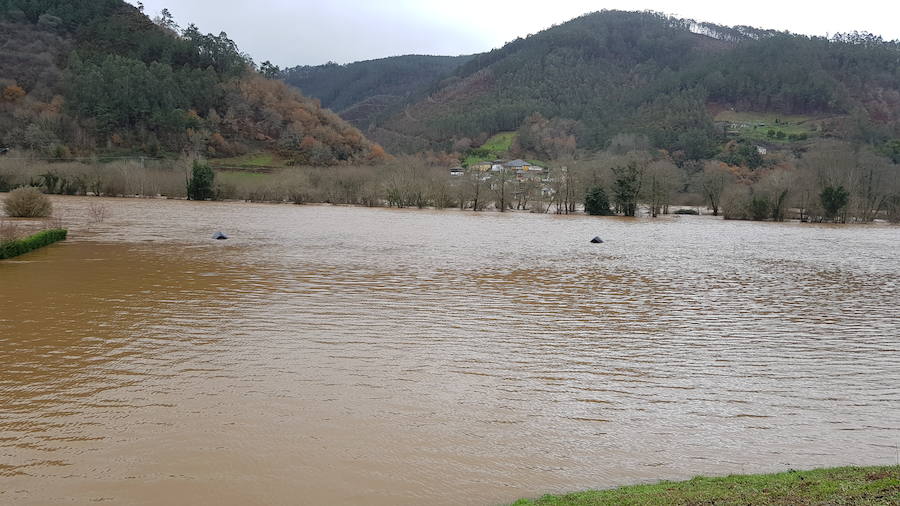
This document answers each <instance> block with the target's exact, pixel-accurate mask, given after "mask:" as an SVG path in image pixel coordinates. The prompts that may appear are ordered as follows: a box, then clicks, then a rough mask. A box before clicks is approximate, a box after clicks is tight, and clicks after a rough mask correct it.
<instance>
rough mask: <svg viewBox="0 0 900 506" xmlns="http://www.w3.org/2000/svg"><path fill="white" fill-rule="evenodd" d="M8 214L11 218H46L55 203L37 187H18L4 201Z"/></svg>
mask: <svg viewBox="0 0 900 506" xmlns="http://www.w3.org/2000/svg"><path fill="white" fill-rule="evenodd" d="M3 208H4V210H5V211H6V215H7V216H9V217H11V218H44V217H46V216H50V213H51V212H53V204H51V203H50V199H49V198H47V196H46V195H44V194H43V193H41V191H40V190H38V189H37V188H35V187H32V186H26V187H24V188H17V189H15V190H13V191H11V192H10V193H9V195H7V197H6V199H5V200H4V201H3Z"/></svg>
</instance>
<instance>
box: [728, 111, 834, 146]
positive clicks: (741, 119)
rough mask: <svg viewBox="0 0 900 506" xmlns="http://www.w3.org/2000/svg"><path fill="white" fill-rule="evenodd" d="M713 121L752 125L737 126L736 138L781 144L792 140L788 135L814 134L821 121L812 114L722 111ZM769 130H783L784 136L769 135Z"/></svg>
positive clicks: (808, 135) (810, 135)
mask: <svg viewBox="0 0 900 506" xmlns="http://www.w3.org/2000/svg"><path fill="white" fill-rule="evenodd" d="M715 121H717V122H725V123H737V124H742V123H743V124H747V125H752V126H747V127H744V128H738V129H737V137H738V138H742V139H746V140H750V141H757V142H767V143H774V144H783V143H788V142H792V140H791V139H789V138H788V136H790V135H797V136H799V135H806V136H807V137H814V136H816V135H817V132H818V128H819V126H820V125H819V124H820V123H821V118H820V119H818V120H817V119H816V118H814V117H812V116H799V115H785V114H773V113H761V112H736V111H722V112H720V113H719V114H717V115H716V117H715ZM776 121H777V123H776ZM759 124H762V125H763V126H757V125H759ZM769 130H773V131H774V132H775V133H776V134H777V133H778V132H783V133H784V137H783V138H781V139H779V138H777V137H776V138H772V137H769V135H768V133H769Z"/></svg>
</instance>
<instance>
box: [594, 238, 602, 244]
mask: <svg viewBox="0 0 900 506" xmlns="http://www.w3.org/2000/svg"><path fill="white" fill-rule="evenodd" d="M591 242H592V243H594V244H603V239H601V238H599V237H594V238H593V239H591Z"/></svg>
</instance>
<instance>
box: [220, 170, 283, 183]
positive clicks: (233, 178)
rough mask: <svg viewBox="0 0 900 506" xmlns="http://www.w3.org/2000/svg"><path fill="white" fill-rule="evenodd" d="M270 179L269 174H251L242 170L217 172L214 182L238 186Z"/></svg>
mask: <svg viewBox="0 0 900 506" xmlns="http://www.w3.org/2000/svg"><path fill="white" fill-rule="evenodd" d="M270 177H272V175H271V174H266V173H264V172H251V171H244V170H217V171H216V182H218V183H227V184H240V183H248V182H256V181H262V180H264V179H267V178H270Z"/></svg>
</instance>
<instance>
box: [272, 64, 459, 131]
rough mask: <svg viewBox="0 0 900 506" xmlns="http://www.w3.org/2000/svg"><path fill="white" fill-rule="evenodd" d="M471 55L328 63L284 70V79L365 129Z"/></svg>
mask: <svg viewBox="0 0 900 506" xmlns="http://www.w3.org/2000/svg"><path fill="white" fill-rule="evenodd" d="M470 59H471V57H470V56H421V55H406V56H394V57H390V58H382V59H378V60H369V61H362V62H356V63H350V64H347V65H338V64H336V63H328V64H325V65H317V66H300V67H294V68H291V69H286V70H285V71H284V72H283V73H282V79H284V81H285V82H287V83H288V84H290V85H292V86H295V87H297V88H299V89H300V90H301V91H302V92H303V93H304V94H305V95H307V96H309V97H313V98H317V99H319V100H320V101H321V103H322V106H323V107H327V108H329V109H331V110H333V111H335V112H337V113H338V114H340V115H341V117H343V118H344V119H346V120H348V121H350V122H351V123H353V124H354V125H355V126H357V127H359V128H362V129H365V128H368V127H369V126H370V125H371V123H372V122H373V121H375V120H377V119H378V118H379V117H380V116H382V115H383V114H384V113H385V112H390V111H391V110H392V108H395V107H396V106H397V105H398V104H401V103H403V102H404V101H407V100H409V99H411V98H419V99H420V98H424V96H423V93H424V92H425V91H427V90H428V89H429V87H430V86H432V85H433V84H434V83H436V82H437V81H439V80H440V79H441V78H443V77H446V76H447V75H449V74H451V73H452V72H453V71H455V70H456V69H457V68H458V67H459V66H460V65H462V64H464V63H466V62H467V61H469V60H470Z"/></svg>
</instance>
